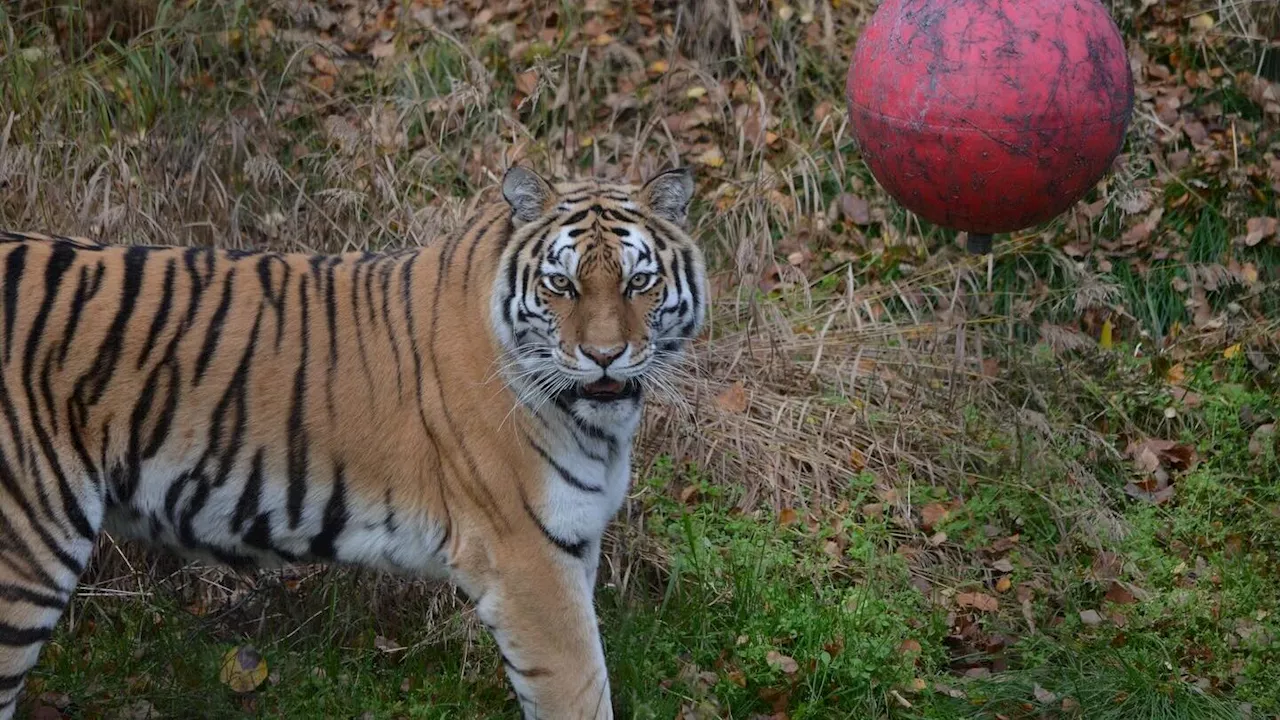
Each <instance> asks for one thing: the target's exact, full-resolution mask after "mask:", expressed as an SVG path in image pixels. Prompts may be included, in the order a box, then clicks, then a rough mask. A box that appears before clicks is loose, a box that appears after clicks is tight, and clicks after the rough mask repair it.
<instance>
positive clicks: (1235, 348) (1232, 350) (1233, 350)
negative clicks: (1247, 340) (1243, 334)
mask: <svg viewBox="0 0 1280 720" xmlns="http://www.w3.org/2000/svg"><path fill="white" fill-rule="evenodd" d="M1240 350H1241V348H1240V343H1236V344H1235V345H1232V346H1230V347H1228V348H1227V349H1226V350H1223V351H1222V357H1223V358H1224V359H1226V360H1230V359H1231V358H1233V357H1235V356H1237V355H1239V354H1240Z"/></svg>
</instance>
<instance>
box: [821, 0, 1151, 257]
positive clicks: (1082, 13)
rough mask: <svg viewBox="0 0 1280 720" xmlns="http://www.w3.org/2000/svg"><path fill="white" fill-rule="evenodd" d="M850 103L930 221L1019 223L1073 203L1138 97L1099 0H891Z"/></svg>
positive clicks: (975, 228)
mask: <svg viewBox="0 0 1280 720" xmlns="http://www.w3.org/2000/svg"><path fill="white" fill-rule="evenodd" d="M846 92H847V95H848V102H849V115H850V119H851V121H852V128H853V131H854V135H855V136H856V138H857V140H858V145H859V148H860V150H861V152H862V155H863V158H864V160H865V161H866V163H867V166H868V167H869V168H870V170H871V172H872V174H874V175H875V178H876V180H877V181H878V182H879V183H880V184H881V185H882V186H884V188H885V189H886V190H887V191H888V192H889V193H890V194H891V195H893V197H894V198H895V199H896V200H897V201H898V202H899V203H901V204H902V205H904V206H906V207H907V208H909V209H910V210H912V211H913V212H915V213H917V214H918V215H920V216H921V217H923V218H925V219H926V220H928V221H930V222H932V223H935V224H937V225H942V226H944V227H950V228H952V229H955V230H967V231H969V232H971V233H998V232H1011V231H1014V230H1019V229H1022V228H1027V227H1030V226H1032V225H1036V224H1038V223H1041V222H1044V221H1046V220H1049V219H1051V218H1053V217H1054V216H1056V215H1058V214H1059V213H1061V212H1063V211H1064V210H1066V209H1068V208H1070V207H1071V205H1072V204H1074V203H1075V202H1076V201H1077V200H1079V199H1080V198H1081V197H1082V196H1084V194H1085V193H1086V192H1087V191H1088V190H1089V188H1090V187H1092V186H1093V185H1094V184H1095V183H1096V182H1097V181H1098V180H1099V179H1100V178H1101V177H1102V176H1103V174H1105V173H1106V171H1107V169H1108V168H1109V167H1110V165H1111V163H1112V161H1113V160H1114V159H1115V157H1116V155H1117V154H1118V153H1119V152H1120V148H1121V146H1122V145H1123V142H1124V135H1125V130H1126V128H1127V127H1128V124H1129V118H1130V115H1131V114H1132V110H1133V77H1132V75H1131V74H1130V71H1129V60H1128V56H1127V54H1126V52H1125V46H1124V41H1123V40H1122V39H1121V37H1120V32H1119V30H1118V29H1117V28H1116V25H1115V23H1114V22H1113V21H1112V19H1111V16H1110V15H1108V14H1107V11H1106V10H1105V9H1104V8H1103V7H1102V5H1101V4H1099V3H1098V2H1097V0H883V2H882V3H881V4H880V7H879V9H878V10H877V11H876V13H875V15H874V16H873V17H872V18H871V20H870V22H869V23H868V25H867V27H866V28H865V30H864V31H863V33H862V35H861V37H860V38H859V39H858V44H857V47H856V48H855V50H854V54H853V59H852V62H851V63H850V65H849V74H848V80H847V85H846Z"/></svg>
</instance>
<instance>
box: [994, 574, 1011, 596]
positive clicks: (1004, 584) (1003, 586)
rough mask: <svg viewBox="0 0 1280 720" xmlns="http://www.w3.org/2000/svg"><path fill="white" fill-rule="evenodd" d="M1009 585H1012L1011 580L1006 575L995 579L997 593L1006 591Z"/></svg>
mask: <svg viewBox="0 0 1280 720" xmlns="http://www.w3.org/2000/svg"><path fill="white" fill-rule="evenodd" d="M1011 587H1013V581H1012V580H1010V579H1009V577H1008V576H1007V575H1006V576H1005V577H1002V578H1000V579H999V580H997V581H996V592H998V593H1007V592H1009V588H1011Z"/></svg>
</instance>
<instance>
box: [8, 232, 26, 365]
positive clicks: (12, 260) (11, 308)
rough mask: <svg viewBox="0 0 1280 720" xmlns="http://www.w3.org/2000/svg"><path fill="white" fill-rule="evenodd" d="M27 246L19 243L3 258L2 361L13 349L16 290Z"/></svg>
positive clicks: (16, 310) (20, 278)
mask: <svg viewBox="0 0 1280 720" xmlns="http://www.w3.org/2000/svg"><path fill="white" fill-rule="evenodd" d="M26 262H27V246H26V245H19V246H18V247H16V248H14V249H13V252H11V253H9V256H8V257H6V258H5V259H4V361H5V363H8V362H9V357H10V355H11V354H12V350H13V322H14V320H15V319H16V318H17V312H18V290H19V286H20V284H21V283H22V271H23V269H24V268H25V267H26Z"/></svg>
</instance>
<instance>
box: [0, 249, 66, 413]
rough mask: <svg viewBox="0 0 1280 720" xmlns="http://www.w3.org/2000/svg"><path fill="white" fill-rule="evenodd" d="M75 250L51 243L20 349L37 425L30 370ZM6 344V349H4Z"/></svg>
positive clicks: (26, 390)
mask: <svg viewBox="0 0 1280 720" xmlns="http://www.w3.org/2000/svg"><path fill="white" fill-rule="evenodd" d="M75 257H76V251H75V250H74V249H72V248H71V247H70V246H68V245H63V244H61V243H59V244H57V245H54V246H53V253H52V254H51V255H50V256H49V264H48V265H46V266H45V269H44V297H43V298H41V300H40V309H39V310H38V311H37V312H36V317H35V319H34V320H33V321H32V322H31V330H30V331H29V332H28V333H27V342H26V346H25V348H24V349H23V353H22V389H23V390H24V391H25V392H26V396H27V402H28V403H30V404H31V407H30V408H29V412H30V413H31V416H32V417H31V424H32V425H36V426H38V425H40V423H41V418H40V411H39V407H38V406H37V405H36V394H35V390H34V388H33V385H32V377H31V376H32V373H34V372H35V366H36V349H37V347H38V345H39V343H40V341H41V340H42V339H44V336H45V331H44V329H45V325H46V324H48V321H49V313H51V312H52V311H53V306H54V305H56V304H57V302H58V288H59V287H60V286H61V285H62V277H63V276H64V275H66V273H67V270H68V269H70V267H71V263H72V262H74V261H75ZM7 347H8V346H7V345H6V351H7ZM51 425H53V428H52V429H53V430H54V432H57V429H56V428H57V423H56V421H55V422H53V423H51Z"/></svg>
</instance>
